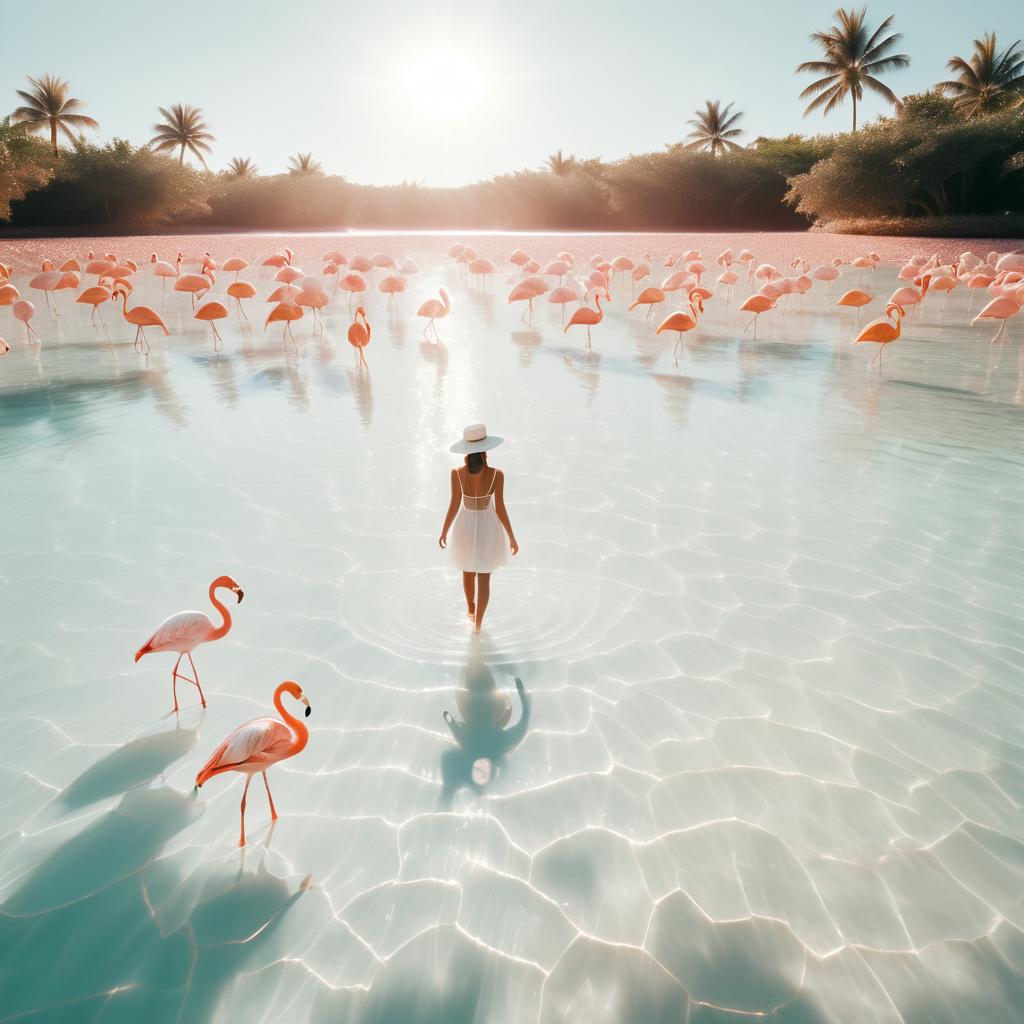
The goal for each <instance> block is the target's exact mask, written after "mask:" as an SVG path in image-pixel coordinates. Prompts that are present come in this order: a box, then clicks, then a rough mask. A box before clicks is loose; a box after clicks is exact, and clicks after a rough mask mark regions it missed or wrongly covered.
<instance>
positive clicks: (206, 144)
mask: <svg viewBox="0 0 1024 1024" xmlns="http://www.w3.org/2000/svg"><path fill="white" fill-rule="evenodd" d="M159 110H160V113H161V114H162V115H163V120H162V121H161V122H160V123H159V124H155V125H153V131H154V132H155V133H156V134H155V135H154V136H153V138H152V139H150V140H149V145H150V146H151V147H152V149H153V151H154V152H155V153H173V152H174V151H175V150H177V151H178V163H180V164H183V163H184V162H185V152H186V151H188V152H189V153H191V154H192V155H193V156H195V157H196V158H197V159H198V160H199V161H200V163H202V165H203V166H204V167H205V166H206V156H205V155H204V154H206V153H211V152H212V151H213V150H212V149H211V147H210V143H211V142H216V141H217V140H216V139H215V138H214V136H213V135H211V134H210V126H209V125H208V124H207V123H206V122H205V121H204V120H203V112H202V110H201V109H200V108H199V107H192V106H189V105H188V104H187V103H175V104H174V106H173V107H171V108H170V110H168V109H167V108H166V107H160V108H159Z"/></svg>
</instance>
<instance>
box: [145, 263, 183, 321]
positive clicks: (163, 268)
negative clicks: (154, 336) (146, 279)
mask: <svg viewBox="0 0 1024 1024" xmlns="http://www.w3.org/2000/svg"><path fill="white" fill-rule="evenodd" d="M149 262H150V263H152V264H153V274H154V276H156V277H159V278H160V279H161V281H162V282H163V283H162V284H161V286H160V308H161V309H163V305H164V298H165V297H166V295H167V279H168V278H169V277H179V276H180V275H181V253H180V252H179V253H178V258H177V259H176V260H175V261H174V263H173V264H171V263H167V262H165V261H164V260H158V259H157V258H156V253H153V254H152V255H151V256H150V257H149Z"/></svg>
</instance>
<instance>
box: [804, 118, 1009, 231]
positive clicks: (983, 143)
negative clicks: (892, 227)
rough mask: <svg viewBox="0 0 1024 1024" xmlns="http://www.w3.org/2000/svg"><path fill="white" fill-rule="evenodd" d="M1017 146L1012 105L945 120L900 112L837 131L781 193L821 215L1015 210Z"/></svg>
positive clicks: (825, 218) (832, 217) (826, 218)
mask: <svg viewBox="0 0 1024 1024" xmlns="http://www.w3.org/2000/svg"><path fill="white" fill-rule="evenodd" d="M930 109H934V108H930ZM1022 152H1024V115H1022V113H1021V112H1019V111H1004V112H1001V113H998V114H993V115H990V116H988V117H979V118H974V119H971V120H969V121H965V120H952V121H947V122H944V121H943V120H942V119H941V118H936V117H933V116H930V115H926V116H921V117H914V116H908V113H907V112H904V116H902V117H898V118H894V119H884V120H881V121H878V122H876V123H875V124H873V125H870V126H868V127H867V128H865V129H863V131H861V132H860V133H859V134H857V135H846V136H842V137H839V138H837V139H836V141H835V151H834V152H833V154H832V155H831V156H830V157H828V158H827V159H824V160H821V161H820V162H818V163H817V164H815V165H814V167H813V168H811V170H809V171H808V172H806V173H804V174H799V175H796V176H795V177H794V178H793V179H792V180H791V182H790V185H791V190H790V193H789V196H788V199H789V201H790V202H791V203H793V204H794V205H795V206H796V209H797V210H798V211H799V212H801V213H804V214H807V215H808V216H810V217H814V218H816V219H818V220H822V221H832V220H837V219H841V218H847V217H885V216H894V217H902V216H929V215H930V216H944V215H950V214H986V213H997V212H1001V211H1004V210H1016V211H1019V210H1022V209H1024V172H1022V169H1021V166H1020V158H1019V156H1020V154H1021V153H1022Z"/></svg>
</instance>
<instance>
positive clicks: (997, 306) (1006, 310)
mask: <svg viewBox="0 0 1024 1024" xmlns="http://www.w3.org/2000/svg"><path fill="white" fill-rule="evenodd" d="M1020 310H1021V304H1020V302H1019V301H1018V300H1017V299H1014V298H1011V297H1010V296H1009V295H1000V296H999V297H998V298H996V299H993V300H992V301H991V302H990V303H988V305H987V306H985V308H984V309H983V310H982V311H981V312H980V313H979V314H978V315H977V316H976V317H975V318H974V319H973V320H972V321H971V326H972V327H973V326H974V325H975V324H976V323H977V322H978V321H979V320H1002V323H1001V324H1000V325H999V330H998V331H996V333H995V336H994V337H993V338H992V340H993V341H1002V340H1003V338H1005V337H1006V321H1007V320H1009V319H1010V317H1011V316H1016V315H1017V314H1018V313H1019V312H1020Z"/></svg>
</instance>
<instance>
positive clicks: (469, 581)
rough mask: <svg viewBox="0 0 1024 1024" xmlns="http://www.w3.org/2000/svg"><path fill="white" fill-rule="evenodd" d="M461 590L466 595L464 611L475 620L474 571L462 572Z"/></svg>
mask: <svg viewBox="0 0 1024 1024" xmlns="http://www.w3.org/2000/svg"><path fill="white" fill-rule="evenodd" d="M462 591H463V593H464V594H465V595H466V611H467V612H468V613H469V617H470V618H471V619H473V621H474V622H475V621H476V573H475V572H464V573H463V574H462Z"/></svg>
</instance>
